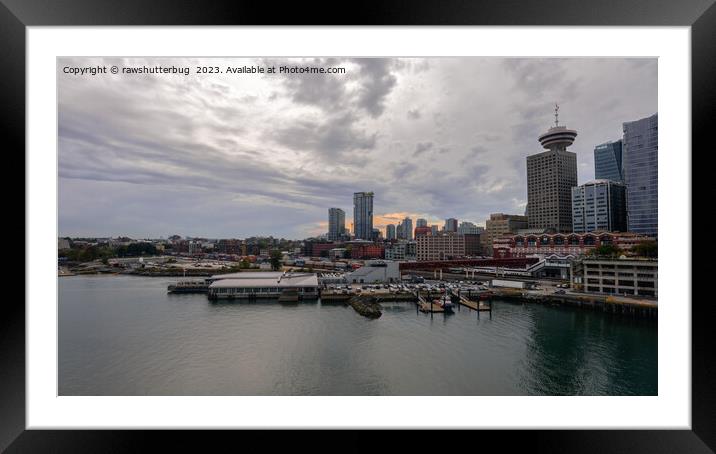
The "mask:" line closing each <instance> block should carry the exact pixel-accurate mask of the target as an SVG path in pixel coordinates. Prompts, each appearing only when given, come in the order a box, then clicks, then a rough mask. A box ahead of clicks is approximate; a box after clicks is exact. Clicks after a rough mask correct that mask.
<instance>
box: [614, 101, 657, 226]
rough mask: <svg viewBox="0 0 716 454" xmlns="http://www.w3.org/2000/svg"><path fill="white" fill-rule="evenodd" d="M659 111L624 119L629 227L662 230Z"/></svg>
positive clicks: (624, 163) (624, 164)
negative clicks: (647, 115)
mask: <svg viewBox="0 0 716 454" xmlns="http://www.w3.org/2000/svg"><path fill="white" fill-rule="evenodd" d="M657 115H658V114H654V115H652V116H651V117H647V118H642V119H641V120H637V121H631V122H627V123H624V125H623V126H624V137H623V152H624V156H623V172H622V174H623V175H624V183H625V184H626V187H627V223H628V227H629V231H631V232H636V233H642V234H645V235H649V236H654V237H656V236H657V235H658V233H659V180H658V175H659V173H658V164H659V156H658V155H659V142H658V132H659V128H658V123H659V122H658V116H657Z"/></svg>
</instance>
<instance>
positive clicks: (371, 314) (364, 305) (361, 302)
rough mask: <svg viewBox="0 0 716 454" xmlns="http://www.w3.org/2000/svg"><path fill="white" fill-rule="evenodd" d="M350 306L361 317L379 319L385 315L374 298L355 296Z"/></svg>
mask: <svg viewBox="0 0 716 454" xmlns="http://www.w3.org/2000/svg"><path fill="white" fill-rule="evenodd" d="M348 304H349V305H350V306H351V307H352V308H353V309H354V310H355V311H356V312H358V313H359V314H360V315H362V316H364V317H368V318H378V317H380V316H381V315H383V312H382V311H381V309H382V308H381V307H380V303H378V301H376V299H375V298H373V297H363V296H354V297H353V298H351V299H350V300H348Z"/></svg>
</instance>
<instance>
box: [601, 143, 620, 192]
mask: <svg viewBox="0 0 716 454" xmlns="http://www.w3.org/2000/svg"><path fill="white" fill-rule="evenodd" d="M594 178H595V179H596V180H612V181H616V182H619V183H623V182H624V177H623V176H622V141H621V140H617V141H615V142H607V143H603V144H601V145H597V146H596V147H594Z"/></svg>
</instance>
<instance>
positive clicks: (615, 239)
mask: <svg viewBox="0 0 716 454" xmlns="http://www.w3.org/2000/svg"><path fill="white" fill-rule="evenodd" d="M652 239H653V238H650V237H647V236H644V235H640V234H638V233H631V232H589V233H551V234H550V233H540V234H529V235H519V234H518V235H513V234H507V235H503V236H500V237H497V238H495V239H494V240H493V242H492V250H493V257H494V258H513V257H528V256H531V255H552V254H556V255H560V256H567V255H573V256H575V257H576V256H578V255H582V254H586V253H587V252H589V251H590V250H591V249H594V248H596V247H599V246H603V245H607V244H613V245H614V246H616V247H618V248H619V249H623V250H625V251H629V250H630V249H631V248H632V247H634V246H635V245H636V244H639V243H641V242H644V241H649V240H652Z"/></svg>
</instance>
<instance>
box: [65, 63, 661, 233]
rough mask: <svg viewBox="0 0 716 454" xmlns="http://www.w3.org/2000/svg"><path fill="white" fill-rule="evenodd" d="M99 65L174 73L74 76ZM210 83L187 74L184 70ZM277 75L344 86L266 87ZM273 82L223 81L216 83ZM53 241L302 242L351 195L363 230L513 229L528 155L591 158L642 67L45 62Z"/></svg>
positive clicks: (627, 117)
mask: <svg viewBox="0 0 716 454" xmlns="http://www.w3.org/2000/svg"><path fill="white" fill-rule="evenodd" d="M97 65H99V66H106V67H107V68H110V67H111V66H112V65H115V66H117V67H118V68H124V67H135V68H136V67H144V66H146V67H150V68H153V67H156V66H157V65H161V66H163V67H172V66H174V67H176V68H188V69H189V74H188V75H185V74H181V73H178V74H122V73H119V74H111V73H110V72H108V73H107V74H95V75H92V74H91V73H89V71H85V74H78V73H75V74H73V73H71V72H67V71H70V69H65V68H89V67H95V66H97ZM202 66H204V67H218V68H219V69H220V71H222V73H220V74H210V73H200V74H197V73H196V69H197V67H202ZM281 66H285V67H289V68H292V67H304V68H307V67H311V68H344V69H345V72H344V73H343V74H333V73H331V74H307V73H303V74H296V73H293V74H280V73H278V70H279V68H280V67H281ZM243 67H255V68H263V69H264V70H265V71H267V70H268V68H271V67H274V68H276V71H277V73H275V74H269V73H263V74H261V73H229V72H228V68H243ZM57 69H58V134H59V142H58V143H59V145H58V172H59V175H58V177H59V180H58V192H59V200H58V202H59V219H58V224H59V225H58V227H59V234H60V236H71V237H107V236H129V237H132V238H160V237H164V238H167V237H169V236H170V235H173V234H178V235H182V236H192V237H205V238H245V237H249V236H269V235H272V236H274V237H281V238H287V239H303V238H306V237H310V236H316V235H320V234H323V233H325V232H326V231H327V229H328V209H329V208H331V207H338V208H342V209H343V210H344V211H345V212H346V227H348V228H349V229H350V228H351V226H352V224H351V222H352V218H353V193H354V192H362V191H373V192H374V193H375V197H374V227H377V228H380V229H381V230H383V231H384V229H385V225H386V224H390V223H393V224H397V223H398V222H400V220H402V219H403V218H404V217H406V216H408V217H411V218H413V225H415V219H416V218H421V217H422V218H425V219H427V220H428V223H429V224H439V225H440V226H442V224H443V222H444V219H446V218H450V217H453V218H457V219H458V220H459V221H470V222H474V223H475V224H477V225H484V223H485V220H486V219H488V218H489V215H490V213H497V212H503V213H512V214H524V211H525V205H526V203H527V183H526V160H525V158H526V156H528V155H530V154H534V153H539V152H541V151H542V149H541V147H540V145H539V142H538V141H537V137H538V136H539V135H540V134H541V133H543V132H545V131H546V130H547V129H548V128H549V127H551V126H553V125H554V120H555V119H554V106H555V103H558V104H559V123H560V125H565V126H567V127H568V128H570V129H575V130H576V131H577V133H578V136H577V138H576V140H575V142H574V144H573V145H572V146H571V147H570V148H569V150H570V151H572V152H575V153H576V154H577V166H578V182H579V184H582V183H585V182H587V181H589V180H591V179H593V178H594V151H593V150H594V146H595V145H598V144H600V143H604V142H606V141H610V140H618V139H620V138H621V135H622V123H623V122H626V121H633V120H637V119H640V118H644V117H647V116H649V115H652V114H654V113H656V112H657V60H656V59H654V58H631V59H628V58H571V59H556V58H555V59H539V58H494V57H491V58H478V57H459V58H335V57H333V58H313V57H311V58H291V59H276V58H270V59H268V58H267V59H263V58H251V59H248V58H222V59H218V58H117V57H113V58H60V59H58V62H57Z"/></svg>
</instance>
